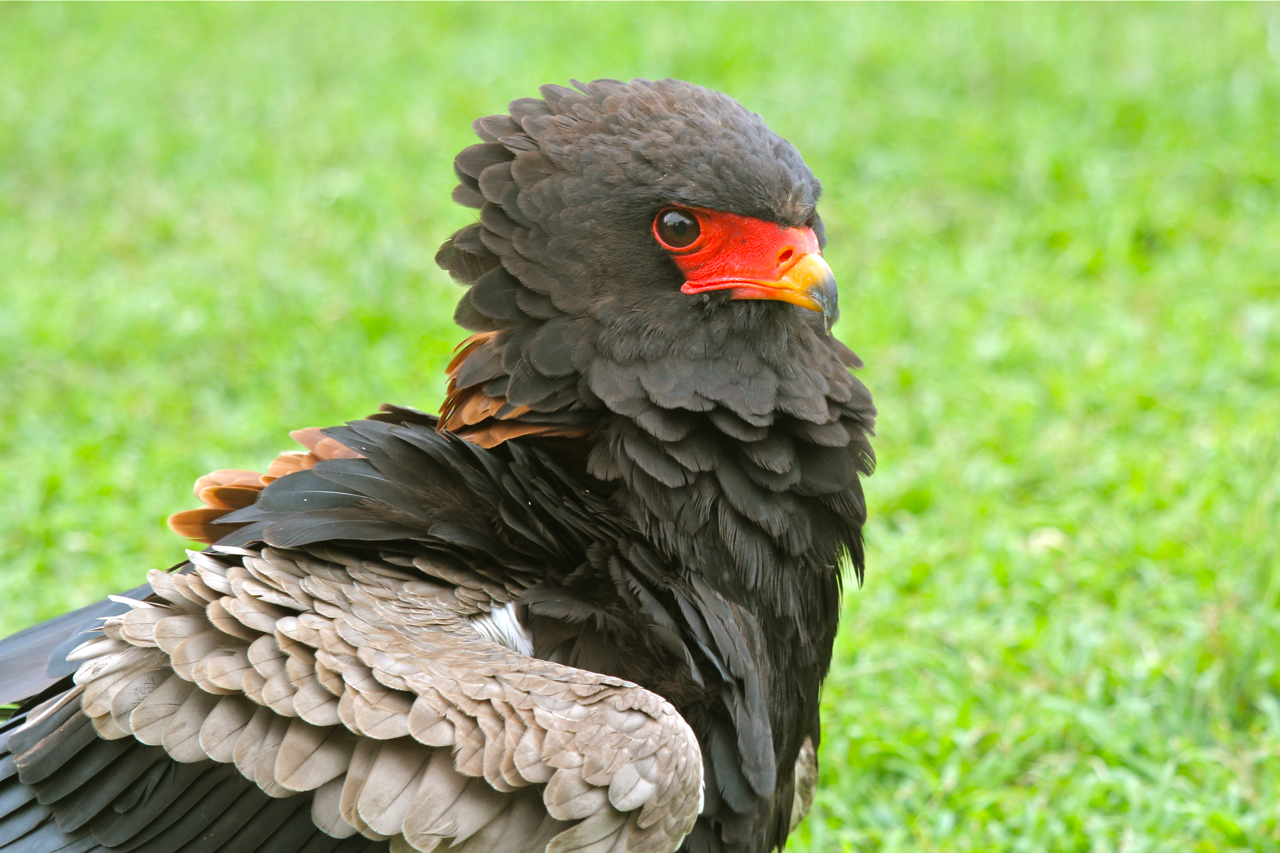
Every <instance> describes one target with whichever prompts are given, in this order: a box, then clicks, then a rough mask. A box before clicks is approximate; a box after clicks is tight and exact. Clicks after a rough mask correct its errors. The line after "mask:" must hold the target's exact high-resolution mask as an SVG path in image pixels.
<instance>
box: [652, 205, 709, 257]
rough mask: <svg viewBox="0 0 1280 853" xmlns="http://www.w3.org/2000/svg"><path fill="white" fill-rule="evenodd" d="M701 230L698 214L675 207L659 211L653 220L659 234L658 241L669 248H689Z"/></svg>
mask: <svg viewBox="0 0 1280 853" xmlns="http://www.w3.org/2000/svg"><path fill="white" fill-rule="evenodd" d="M701 230H702V229H701V228H700V227H699V226H698V217H697V216H695V215H694V214H693V213H691V212H689V211H685V210H679V209H677V208H674V207H668V208H667V209H666V210H663V211H661V212H659V213H658V217H657V218H656V219H655V220H654V221H653V231H654V233H655V234H656V235H657V236H658V242H659V243H661V244H662V245H664V246H666V247H667V248H668V249H687V248H689V247H690V246H692V245H693V241H695V240H697V239H698V233H699V232H700V231H701Z"/></svg>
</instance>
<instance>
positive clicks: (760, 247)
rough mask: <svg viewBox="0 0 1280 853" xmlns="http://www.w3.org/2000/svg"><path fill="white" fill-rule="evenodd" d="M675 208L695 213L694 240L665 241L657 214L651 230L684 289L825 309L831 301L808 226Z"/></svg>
mask: <svg viewBox="0 0 1280 853" xmlns="http://www.w3.org/2000/svg"><path fill="white" fill-rule="evenodd" d="M674 209H675V210H678V211H680V212H682V213H684V214H685V215H686V216H690V217H696V218H697V220H698V226H699V234H698V237H697V239H696V240H694V242H693V243H692V244H690V245H688V246H685V247H684V248H673V247H671V246H669V245H667V244H666V243H664V242H663V240H662V237H661V236H660V235H659V232H658V225H657V223H658V219H659V218H660V217H661V215H662V214H661V213H660V214H659V215H658V217H655V219H654V226H653V228H654V231H653V234H654V238H655V239H657V241H658V243H659V244H660V245H662V246H663V247H664V248H666V249H667V251H669V252H670V253H671V256H672V259H673V260H674V261H675V262H676V265H677V266H678V267H679V268H680V271H681V272H683V273H684V275H685V283H684V286H683V287H681V288H680V290H681V291H682V292H684V293H689V294H695V293H706V292H708V291H712V290H729V291H732V294H733V298H734V299H773V300H777V301H781V302H790V303H792V304H794V305H800V306H802V307H804V308H809V309H811V310H814V311H824V312H825V311H828V310H830V308H832V307H833V306H834V292H835V279H834V277H833V276H832V275H831V270H830V268H829V267H827V265H826V262H825V261H823V260H822V252H821V250H820V249H819V248H818V238H817V235H815V234H814V233H813V229H812V228H784V227H782V226H781V225H779V224H777V223H776V222H767V221H765V220H763V219H754V218H752V217H749V216H739V215H738V214H736V213H725V212H723V211H719V210H707V209H705V208H689V207H678V208H674ZM663 212H665V210H664V211H663Z"/></svg>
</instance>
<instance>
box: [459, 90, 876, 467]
mask: <svg viewBox="0 0 1280 853" xmlns="http://www.w3.org/2000/svg"><path fill="white" fill-rule="evenodd" d="M541 94H542V96H543V97H542V98H541V99H534V98H526V99H522V100H517V101H514V102H513V103H512V104H511V105H510V112H509V114H508V115H498V116H489V117H487V118H482V119H479V120H478V121H477V122H476V123H475V125H474V127H475V130H476V132H477V134H478V135H479V136H480V137H481V139H482V140H483V142H481V143H480V144H477V145H473V146H471V147H469V148H467V149H465V150H464V151H463V152H462V153H461V154H459V155H458V157H457V160H456V161H455V171H456V173H457V175H458V178H459V180H460V182H461V183H460V184H459V186H458V187H457V189H456V190H455V192H454V198H455V200H457V201H459V202H460V203H462V204H465V205H468V206H471V207H475V208H479V210H480V218H479V222H478V223H476V224H475V225H473V226H471V227H469V228H465V229H463V230H462V231H460V232H458V234H456V235H454V237H453V238H452V239H451V240H450V241H449V242H448V243H447V244H445V246H444V247H443V248H442V249H441V251H440V254H439V255H438V258H437V259H438V261H439V262H440V264H441V265H442V266H443V267H445V268H446V269H448V270H449V271H450V273H452V274H453V276H454V277H455V278H456V279H458V280H459V281H461V282H463V283H468V284H471V288H470V290H469V291H468V293H467V294H466V295H465V296H464V297H463V298H462V300H461V302H460V304H459V306H458V312H457V319H458V321H459V322H460V323H461V324H462V325H463V326H465V327H467V328H470V329H472V330H474V331H476V332H478V333H479V335H477V336H476V337H475V338H473V339H472V341H471V343H470V345H469V346H468V348H467V349H465V350H464V352H463V354H462V356H460V358H459V359H458V360H457V361H456V362H455V364H454V366H453V370H452V371H451V378H452V379H453V382H454V385H453V387H452V388H451V394H450V402H449V403H447V404H446V409H445V415H446V423H447V425H449V426H450V428H453V429H456V430H458V431H461V432H464V433H465V432H466V431H467V430H468V429H471V431H472V436H471V437H473V438H479V439H480V440H481V441H482V442H485V443H497V442H498V441H501V440H504V439H505V438H507V437H511V435H513V434H521V432H520V430H523V431H524V432H529V431H533V430H532V427H530V426H525V427H521V428H517V427H515V426H514V425H511V424H508V425H507V426H505V427H503V428H501V429H497V430H496V431H495V430H491V431H490V432H489V433H486V434H484V435H480V434H479V432H480V431H479V430H476V429H474V428H475V427H477V426H478V425H479V424H481V423H482V422H484V423H493V422H495V421H506V420H511V419H512V418H513V417H514V418H519V419H520V420H522V421H524V422H528V421H530V419H531V418H532V420H534V421H538V420H541V421H543V422H545V423H546V424H548V425H550V426H552V427H554V426H556V425H558V424H559V425H563V424H566V423H568V422H570V421H572V420H574V418H573V417H570V416H569V415H566V414H565V412H566V411H569V412H582V411H584V410H601V409H608V410H611V411H613V412H616V413H619V414H624V415H628V416H632V417H634V416H637V415H639V414H641V413H642V412H643V411H644V410H646V409H648V408H650V407H654V406H656V407H659V408H662V409H664V410H668V411H676V412H679V411H686V412H698V411H702V412H705V411H708V410H710V409H713V408H717V407H723V408H725V409H727V410H728V411H729V412H731V413H733V414H734V415H736V416H739V417H742V418H744V419H746V420H747V421H748V422H753V423H755V422H758V421H760V419H762V418H772V417H773V416H774V414H775V413H782V414H785V413H787V411H788V408H790V409H793V410H795V411H793V412H791V414H794V415H795V416H798V417H801V418H808V419H810V420H815V421H826V420H828V419H829V417H830V414H831V413H830V411H829V409H828V406H827V405H826V403H825V401H824V399H823V397H824V395H825V394H826V392H827V391H828V390H830V389H829V386H830V384H831V383H830V381H829V380H828V379H826V378H825V377H824V374H831V375H833V376H834V375H836V374H840V375H843V376H844V377H846V378H847V377H848V373H847V370H846V368H845V365H847V364H849V363H850V362H851V354H850V353H849V352H848V350H846V349H845V348H844V347H843V346H842V345H840V344H838V342H836V341H835V340H834V339H833V338H831V336H830V334H829V332H830V327H831V324H832V322H834V320H835V318H836V290H835V279H834V276H833V275H832V273H831V270H830V268H829V267H828V266H827V263H826V261H824V260H823V258H822V246H823V241H824V238H823V229H822V222H821V220H820V219H819V217H818V213H817V210H816V203H817V200H818V196H819V194H820V192H821V187H820V185H819V183H818V181H817V179H816V178H815V177H814V176H813V173H812V172H811V171H810V170H809V168H808V167H807V166H806V165H805V163H804V161H803V159H802V158H801V157H800V154H799V153H798V152H797V151H796V150H795V148H794V147H793V146H792V145H791V144H790V143H788V142H787V141H786V140H784V139H782V138H781V137H779V136H778V135H777V134H775V133H773V132H772V131H771V130H769V128H768V127H767V126H766V125H765V123H764V121H763V120H761V118H760V117H759V116H757V115H755V114H754V113H751V112H749V111H748V110H746V109H745V108H743V107H742V106H741V105H740V104H738V103H737V102H736V101H734V100H733V99H731V98H729V97H728V96H726V95H723V94H720V93H718V92H713V91H710V90H708V89H704V88H701V87H699V86H694V85H691V84H688V83H683V82H680V81H677V80H663V81H657V82H651V81H645V80H637V81H632V82H630V83H622V82H618V81H613V80H599V81H595V82H593V83H588V84H586V85H581V84H579V85H578V87H577V89H569V88H565V87H560V86H545V87H543V88H542V90H541ZM835 382H836V383H837V384H839V385H842V386H843V385H847V382H846V381H845V380H844V379H836V380H835ZM481 390H483V391H484V396H485V397H486V398H487V400H488V401H489V402H487V403H484V404H480V403H478V402H477V399H476V398H477V396H478V395H479V393H480V391H481ZM493 401H500V402H498V403H496V404H495V403H494V402H493ZM468 404H470V405H469V408H468ZM503 406H505V407H506V409H505V411H504V412H503V413H502V414H498V411H499V409H501V408H502V407H503ZM516 409H521V410H523V411H521V412H520V413H519V414H518V415H513V414H512V413H513V412H514V411H515V410H516ZM531 412H532V413H531ZM539 413H542V416H540V415H539ZM552 413H559V414H557V415H554V416H553V415H552ZM677 419H678V415H677Z"/></svg>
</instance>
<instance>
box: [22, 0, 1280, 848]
mask: <svg viewBox="0 0 1280 853" xmlns="http://www.w3.org/2000/svg"><path fill="white" fill-rule="evenodd" d="M602 76H609V77H623V78H626V77H631V76H646V77H662V76H676V77H682V78H685V79H689V80H693V81H695V82H698V83H702V84H705V85H708V86H711V87H714V88H718V89H722V90H724V91H727V92H729V93H730V94H732V95H734V96H735V97H737V98H738V99H739V100H741V101H742V102H743V103H745V104H746V105H747V106H748V107H750V108H752V109H754V110H756V111H758V112H760V113H762V114H763V115H765V116H766V117H767V119H768V120H769V121H770V123H771V124H772V126H773V127H774V128H775V129H777V130H778V131H779V132H780V133H782V134H783V135H785V136H787V137H788V138H789V139H791V140H792V141H793V142H794V143H795V144H796V145H797V146H798V147H799V148H800V150H801V151H802V152H803V153H804V155H805V156H806V158H807V159H808V162H809V163H810V165H811V166H812V167H813V168H814V170H815V171H816V172H817V173H818V175H819V176H820V177H821V178H822V179H823V181H824V183H825V186H826V195H825V198H824V203H823V205H822V208H821V209H822V212H823V216H824V218H825V220H826V222H827V230H828V234H829V236H830V239H831V243H830V246H829V249H828V252H827V255H828V258H829V260H830V262H831V265H832V267H833V268H834V269H835V270H836V272H837V276H838V277H839V279H840V282H841V288H842V309H843V319H842V320H841V322H840V324H839V325H838V327H837V334H838V335H839V336H840V337H841V338H842V339H843V340H845V341H847V342H848V343H849V344H851V345H852V346H853V347H854V349H855V350H856V351H858V352H859V353H860V354H861V355H862V356H863V358H864V359H865V360H866V362H867V368H866V370H865V371H864V372H863V374H862V375H863V378H864V380H865V381H866V382H867V384H868V385H869V386H870V387H871V389H872V391H873V393H874V394H875V395H876V399H877V402H878V404H879V407H880V411H881V417H880V436H879V438H878V440H877V444H876V446H877V450H878V453H879V456H880V469H879V471H878V472H877V474H876V475H875V477H874V478H873V479H872V480H871V481H870V482H869V485H868V490H869V496H870V502H871V513H872V522H871V525H870V528H869V532H868V539H869V552H870V558H869V567H868V580H867V584H866V586H865V588H864V589H862V590H856V589H850V590H849V592H848V595H847V608H846V612H845V616H844V619H845V622H844V628H843V633H842V635H841V638H840V640H839V644H838V651H837V661H836V664H835V667H834V669H833V672H832V674H831V677H830V680H829V682H828V687H827V692H826V699H825V703H826V711H825V717H824V719H825V724H826V734H825V740H824V743H823V746H822V767H823V770H822V788H821V790H820V793H819V797H818V801H817V805H816V806H815V809H814V813H813V814H812V816H811V817H810V818H809V820H808V821H807V822H806V824H805V827H804V829H803V830H802V831H801V832H800V833H799V835H798V837H797V838H796V839H795V840H794V841H793V843H792V845H791V848H790V849H792V850H797V851H822V853H826V852H827V851H917V850H918V851H1046V850H1048V851H1117V853H1118V851H1126V853H1132V851H1157V850H1158V851H1175V850H1176V851H1186V850H1193V851H1210V850H1227V849H1240V850H1276V849H1280V834H1278V830H1277V822H1278V820H1280V805H1278V801H1280V795H1278V794H1277V790H1278V789H1280V698H1278V694H1280V617H1278V615H1277V598H1278V597H1280V580H1278V579H1277V534H1276V529H1277V522H1280V474H1278V473H1277V463H1280V442H1278V440H1277V426H1278V424H1280V394H1278V393H1277V389H1278V382H1280V9H1278V8H1277V7H1275V6H1238V5H1226V6H1223V5H1213V6H1146V5H1144V6H1076V7H1062V6H1030V7H1009V6H999V7H990V6H976V7H975V6H961V7H955V6H945V7H916V6H904V7H897V6H894V7H883V6H861V5H859V6H836V5H821V6H807V5H786V6H770V5H749V6H735V5H712V6H668V5H571V6H561V5H552V6H526V5H520V6H511V5H488V4H486V5H479V6H456V5H450V6H425V7H424V6H391V7H383V6H379V7H369V6H358V7H354V6H329V5H326V6H316V7H312V6H296V5H286V6H257V5H236V6H185V5H184V6H151V5H148V6H145V7H136V6H127V7H126V6H113V5H92V6H57V5H53V6H49V5H34V6H28V5H18V4H4V5H0V495H2V498H0V500H2V501H3V503H2V504H0V507H2V508H3V511H2V512H0V630H3V632H5V633H7V632H9V631H13V630H17V629H19V628H22V627H24V626H25V625H27V624H30V623H32V622H35V621H37V620H39V619H42V618H45V617H48V616H52V615H54V614H56V613H58V612H60V611H62V610H64V609H65V608H68V607H72V606H78V605H82V604H85V603H87V602H89V601H92V600H96V599H98V598H100V597H101V596H103V595H104V594H106V593H109V592H113V591H117V590H120V589H123V588H127V587H130V586H133V585H134V584H136V583H137V582H139V580H140V579H141V578H142V577H143V575H144V573H145V572H146V570H147V569H149V568H153V567H163V566H168V565H170V564H172V563H173V562H175V561H176V560H177V559H178V558H179V557H181V546H182V543H180V542H179V541H177V540H176V538H175V537H173V536H172V535H171V534H169V533H168V531H167V530H166V529H165V528H164V526H163V522H162V520H163V518H164V517H165V516H166V515H167V514H169V513H170V512H172V511H174V510H176V509H181V508H186V507H188V506H191V505H193V498H192V497H191V495H190V492H189V488H190V483H191V482H192V480H194V478H195V477H196V476H197V475H199V474H201V473H204V472H206V471H209V470H212V469H216V468H222V467H251V468H253V467H257V468H261V466H263V465H265V464H266V463H267V462H268V461H269V460H270V459H271V458H272V457H273V456H274V454H275V453H276V452H277V451H278V450H280V449H282V448H284V447H286V446H288V441H287V438H286V432H287V431H288V430H290V429H293V428H296V427H299V426H305V425H312V424H333V423H337V422H340V421H342V420H345V419H349V418H353V417H358V416H361V415H363V414H366V413H368V412H370V411H372V410H374V408H375V407H376V406H377V404H378V403H380V402H382V401H384V400H386V401H396V402H400V403H405V404H409V405H417V406H420V407H422V408H427V409H431V408H434V407H435V405H436V404H437V402H438V401H439V399H440V397H441V393H442V389H443V382H442V369H443V366H444V364H445V363H446V361H447V359H448V357H449V352H450V350H451V348H452V347H453V345H454V344H455V343H456V342H457V341H458V340H459V339H460V333H459V332H458V331H457V330H456V329H455V328H454V327H453V324H452V321H451V312H452V305H453V303H454V301H455V300H456V298H457V296H458V291H457V290H456V289H455V287H454V286H453V285H451V284H450V283H449V281H448V280H447V278H446V276H445V275H444V274H442V273H441V272H439V271H438V270H437V269H436V268H435V267H434V265H433V264H432V261H431V258H432V255H433V253H434V250H435V248H436V247H437V245H439V243H440V242H441V241H443V240H444V239H445V238H446V237H447V235H448V234H449V233H450V232H451V231H452V230H454V229H456V228H458V227H460V226H462V225H464V224H465V223H467V222H468V221H469V220H470V217H471V214H470V213H468V212H466V211H463V210H460V209H455V208H454V207H453V206H452V205H451V204H450V203H449V201H448V194H449V190H450V188H451V187H452V185H453V183H454V181H453V177H452V174H451V170H450V161H451V158H452V156H453V154H454V153H455V152H456V151H457V150H458V149H460V148H461V147H462V146H464V145H466V144H468V143H469V141H470V140H471V137H470V134H469V130H468V127H469V123H470V121H471V119H472V118H474V117H475V116H477V115H482V114H487V113H490V112H498V111H501V110H502V109H503V106H504V104H505V103H506V102H507V101H508V100H510V99H513V98H517V97H521V96H525V95H529V94H532V93H533V92H534V90H535V88H536V86H537V85H539V84H542V83H546V82H560V83H563V82H565V81H567V80H568V79H569V78H571V77H578V78H582V79H591V78H594V77H602Z"/></svg>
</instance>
